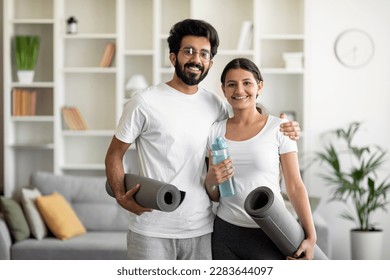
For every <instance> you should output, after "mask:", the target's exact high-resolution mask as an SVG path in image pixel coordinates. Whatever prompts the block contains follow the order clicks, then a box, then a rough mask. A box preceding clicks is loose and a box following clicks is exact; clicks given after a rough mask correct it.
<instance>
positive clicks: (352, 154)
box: [315, 122, 390, 230]
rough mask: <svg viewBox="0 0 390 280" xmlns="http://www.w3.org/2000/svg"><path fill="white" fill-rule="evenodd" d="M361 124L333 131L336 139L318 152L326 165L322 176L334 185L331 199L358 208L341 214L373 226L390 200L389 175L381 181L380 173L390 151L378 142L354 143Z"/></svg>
mask: <svg viewBox="0 0 390 280" xmlns="http://www.w3.org/2000/svg"><path fill="white" fill-rule="evenodd" d="M360 127H361V124H360V123H359V122H353V123H351V124H350V125H349V126H348V127H347V129H342V128H339V129H336V130H334V131H332V132H331V134H333V136H334V140H333V141H330V143H327V144H326V145H325V148H324V151H322V152H317V153H315V155H316V159H315V161H318V162H320V163H321V164H323V165H325V167H326V168H325V169H323V171H322V172H321V174H320V176H321V178H322V179H323V180H324V181H325V182H326V183H327V186H328V187H331V188H332V194H331V198H330V200H331V201H332V200H333V201H339V202H343V203H345V204H351V205H352V206H353V209H354V211H352V212H348V211H346V212H343V213H342V214H341V217H342V218H344V219H347V220H350V221H354V222H355V223H356V225H357V227H358V229H360V230H370V229H372V228H373V226H374V223H373V222H372V221H371V217H372V214H373V213H374V212H375V211H377V210H383V211H387V206H388V204H389V200H388V197H387V194H388V193H389V191H390V183H389V181H388V178H386V179H385V180H383V181H382V182H381V183H378V182H377V180H378V178H377V177H378V176H377V174H376V171H377V170H378V169H379V168H380V167H381V166H382V164H383V163H384V161H385V156H386V155H387V151H385V150H383V149H382V148H381V147H379V146H378V145H368V146H361V147H359V146H356V145H354V141H355V137H356V135H357V133H358V131H359V129H360ZM335 140H337V142H336V141H335ZM344 147H347V149H345V148H344ZM341 156H343V158H342V159H343V160H341ZM347 159H349V160H347Z"/></svg>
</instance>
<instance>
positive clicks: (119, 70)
mask: <svg viewBox="0 0 390 280" xmlns="http://www.w3.org/2000/svg"><path fill="white" fill-rule="evenodd" d="M304 3H305V1H304V0H213V1H209V0H99V1H96V0H83V1H79V0H4V42H6V43H5V46H4V67H5V68H4V130H5V133H4V138H5V139H4V140H5V141H4V145H5V147H4V163H5V171H4V177H5V194H6V195H11V194H12V193H13V192H14V190H16V189H17V188H19V187H22V186H25V185H27V184H28V179H29V176H30V174H31V172H33V171H35V170H47V171H52V172H55V173H57V174H63V173H67V174H80V175H104V157H105V153H106V151H107V147H108V145H109V143H110V141H111V138H112V135H113V132H114V129H115V126H116V124H117V122H118V120H119V118H120V116H121V112H122V108H123V105H124V103H125V102H126V100H127V98H128V97H127V96H128V94H127V92H126V90H125V84H126V81H127V80H128V79H130V77H131V76H133V75H135V74H142V75H144V76H145V78H146V80H147V82H148V84H150V85H152V84H157V83H160V82H164V81H168V80H169V79H171V77H172V73H173V71H174V70H173V67H172V66H171V65H170V62H169V60H168V59H167V58H168V44H167V38H168V34H169V30H170V28H171V27H172V25H173V24H175V23H176V22H178V21H180V20H183V19H185V18H197V19H204V20H206V21H208V22H210V23H211V24H212V25H213V26H214V27H215V28H216V29H217V31H218V33H219V36H220V47H219V50H218V54H217V56H216V57H215V58H214V64H213V67H212V69H211V70H210V72H209V75H208V77H207V78H206V79H205V80H204V81H203V82H202V86H204V87H205V88H207V89H209V90H211V91H214V92H216V93H217V94H222V93H221V90H220V74H221V72H222V69H223V67H224V66H225V65H226V63H228V62H229V61H230V60H231V59H233V58H235V57H247V58H250V59H252V60H254V61H255V62H256V63H257V65H258V66H259V67H260V70H261V71H262V74H263V76H264V80H265V85H264V90H263V94H262V95H261V97H260V101H261V102H262V103H264V105H265V106H266V107H267V108H268V109H269V111H270V112H271V113H272V114H279V113H280V112H281V111H294V112H296V114H297V119H298V121H299V122H300V124H301V127H302V126H303V123H304V122H303V121H304V115H303V111H304V110H303V98H304V88H305V87H304V84H305V82H304V74H305V70H304V68H303V69H297V70H288V69H286V68H285V67H284V62H283V59H282V55H283V52H304V46H305V32H304V18H305V12H304V11H305V7H304ZM71 16H74V17H75V18H76V19H77V20H78V24H77V25H78V32H77V33H76V34H67V33H66V21H67V19H68V18H69V17H71ZM244 21H250V22H252V23H253V32H252V41H251V44H250V47H249V49H247V50H237V44H238V38H239V36H240V30H241V25H242V23H243V22H244ZM15 34H37V35H39V36H40V37H41V50H40V56H39V61H38V65H37V69H36V76H35V81H34V83H33V84H30V85H23V84H20V83H18V82H17V79H16V71H15V67H14V64H13V61H12V57H11V55H10V54H11V53H12V52H11V40H12V37H13V36H14V35H15ZM8 42H9V43H8ZM107 43H115V46H116V50H115V58H114V61H113V63H112V65H111V67H107V68H102V67H99V63H100V60H101V57H102V55H103V51H104V48H105V46H106V44H107ZM14 88H27V89H31V88H32V89H36V90H37V92H38V98H37V101H38V102H37V104H38V107H37V114H36V115H35V116H23V117H21V116H13V115H12V111H11V108H12V106H11V104H12V90H13V89H14ZM63 106H76V107H77V108H79V109H80V111H81V113H82V115H83V117H84V119H85V121H86V123H87V126H88V129H87V130H85V131H71V130H66V129H64V126H63V120H62V116H61V108H62V107H63ZM302 142H303V140H300V144H301V143H302ZM134 152H135V149H134V148H132V149H131V150H130V151H129V155H127V156H130V154H131V153H134ZM135 168H137V166H136V163H134V164H133V165H132V166H130V169H132V170H134V169H135Z"/></svg>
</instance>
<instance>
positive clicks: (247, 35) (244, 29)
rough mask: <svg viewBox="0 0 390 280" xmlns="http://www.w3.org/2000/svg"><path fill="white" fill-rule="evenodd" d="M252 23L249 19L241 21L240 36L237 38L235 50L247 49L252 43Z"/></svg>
mask: <svg viewBox="0 0 390 280" xmlns="http://www.w3.org/2000/svg"><path fill="white" fill-rule="evenodd" d="M252 33H253V24H252V22H250V21H247V20H245V21H243V22H242V24H241V32H240V37H239V38H238V43H237V50H239V51H243V50H249V48H250V46H251V44H252Z"/></svg>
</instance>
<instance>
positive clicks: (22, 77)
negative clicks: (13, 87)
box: [17, 70, 34, 84]
mask: <svg viewBox="0 0 390 280" xmlns="http://www.w3.org/2000/svg"><path fill="white" fill-rule="evenodd" d="M17 75H18V80H19V82H20V83H23V84H31V83H32V82H33V81H34V70H18V71H17Z"/></svg>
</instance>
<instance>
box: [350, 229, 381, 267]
mask: <svg viewBox="0 0 390 280" xmlns="http://www.w3.org/2000/svg"><path fill="white" fill-rule="evenodd" d="M382 243H383V231H382V230H371V231H359V230H351V253H352V259H353V260H380V259H381V255H382V248H383V244H382Z"/></svg>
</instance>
